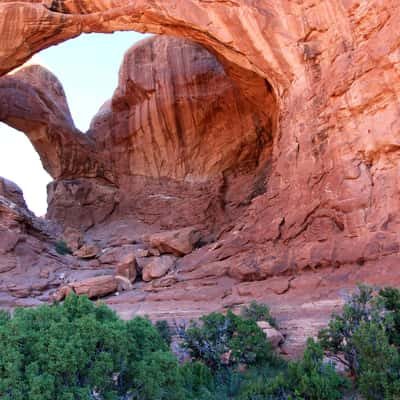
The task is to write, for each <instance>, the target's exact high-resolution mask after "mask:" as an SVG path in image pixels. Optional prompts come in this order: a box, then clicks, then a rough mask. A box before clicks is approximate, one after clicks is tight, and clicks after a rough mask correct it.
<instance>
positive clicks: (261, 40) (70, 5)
mask: <svg viewBox="0 0 400 400" xmlns="http://www.w3.org/2000/svg"><path fill="white" fill-rule="evenodd" d="M0 11H1V12H0V33H1V34H0V37H1V39H0V60H1V62H0V65H1V67H0V70H1V73H5V72H7V71H9V70H11V69H12V68H14V67H15V66H17V65H19V64H21V63H22V62H23V61H24V60H26V59H27V58H29V57H30V56H31V55H32V54H33V53H35V52H37V51H38V50H40V49H42V48H45V47H47V46H49V45H52V44H55V43H58V42H60V41H63V40H66V39H69V38H72V37H74V36H76V35H78V34H80V33H81V32H110V31H114V30H118V29H120V30H131V29H133V30H137V31H150V32H154V33H163V34H171V35H175V36H179V37H183V38H187V39H191V40H192V41H195V42H197V43H200V44H202V45H203V46H204V47H205V48H207V49H208V50H209V51H211V52H212V53H213V54H215V55H216V56H217V58H218V60H219V61H220V62H221V64H222V65H223V66H224V70H225V72H226V74H227V75H228V76H229V77H230V79H231V80H232V81H233V82H235V85H236V86H237V87H238V88H239V89H240V91H241V93H242V94H243V97H244V98H246V99H247V101H249V102H250V103H252V104H253V105H254V110H255V111H256V112H257V113H262V112H263V110H265V108H264V106H263V105H264V104H265V102H263V101H259V99H260V98H263V95H265V87H267V86H269V85H270V86H271V87H272V90H273V93H274V94H275V98H276V103H277V105H276V107H277V108H276V110H277V112H276V114H277V115H278V116H279V118H278V119H277V121H276V129H275V133H274V135H273V144H272V152H271V156H270V158H269V160H270V161H269V163H268V165H267V166H265V167H264V168H263V169H262V172H263V174H260V176H264V177H265V180H263V183H264V184H263V185H262V190H260V191H259V192H258V193H260V195H259V196H256V197H254V198H252V199H251V198H250V199H248V200H249V201H250V205H249V207H248V208H247V209H246V210H242V211H243V212H241V213H240V214H238V215H236V216H235V218H232V220H233V221H234V223H232V224H230V225H229V224H227V225H226V226H225V228H224V229H223V230H222V231H223V232H220V235H219V236H218V238H219V241H218V242H217V243H214V244H213V245H210V247H206V248H203V249H202V250H200V253H197V252H195V254H194V255H189V256H186V257H184V258H183V259H182V261H181V264H180V265H179V266H178V269H179V268H180V269H179V270H180V271H181V274H180V276H181V280H182V281H181V282H180V283H178V284H177V286H174V288H173V289H172V290H170V289H153V290H154V292H152V295H151V296H153V299H154V303H151V302H149V303H146V304H147V305H146V306H143V307H144V308H146V307H150V305H151V304H153V305H154V304H158V307H159V311H160V312H161V311H162V310H161V309H162V307H160V305H159V303H160V302H162V301H165V304H166V306H165V307H166V308H167V307H171V304H175V303H174V302H176V301H178V300H179V299H178V297H179V294H178V293H180V296H181V297H180V300H181V301H186V302H187V304H190V302H191V300H192V299H194V298H196V294H195V293H196V287H197V288H200V289H199V292H198V294H199V297H198V298H197V300H198V301H200V299H201V298H203V297H204V298H205V297H207V296H208V298H209V299H211V298H212V299H215V304H219V305H220V306H221V305H222V304H225V305H228V303H229V304H237V303H240V302H243V301H246V299H248V298H250V297H252V296H253V297H257V296H258V295H259V297H260V298H264V299H266V300H268V301H270V302H271V304H274V305H276V307H277V309H280V313H281V315H282V320H285V319H286V321H292V322H289V325H290V324H292V325H291V326H292V327H293V324H295V323H296V322H294V321H295V318H294V317H293V316H294V315H295V313H294V310H296V311H297V313H298V312H299V311H298V310H302V315H303V316H304V321H303V325H307V324H308V323H309V322H310V321H311V320H312V317H310V315H314V316H315V315H321V316H324V317H323V318H322V319H324V318H325V317H326V315H327V313H328V311H329V310H330V309H331V308H332V305H333V304H338V299H339V298H340V295H341V291H342V290H343V289H344V288H349V287H351V286H352V285H354V283H355V282H357V281H366V282H372V283H379V284H389V283H390V284H395V285H398V284H400V270H399V268H398V265H399V245H400V241H399V239H400V238H399V233H398V232H399V229H398V225H399V222H400V221H399V217H400V203H399V202H398V201H397V198H398V187H399V185H398V180H399V166H400V163H399V148H400V146H399V139H398V136H399V135H398V131H399V126H398V125H399V118H398V113H399V101H398V98H399V94H400V79H399V60H400V50H399V46H400V36H399V34H398V32H397V31H398V30H397V27H398V26H399V22H400V9H399V7H398V4H397V1H395V0H371V1H368V2H360V1H355V0H326V1H315V0H300V1H296V2H293V1H289V0H277V1H274V2H269V1H265V0H232V1H229V2H220V1H209V2H204V1H200V0H187V1H185V2H181V1H176V0H162V1H157V0H155V1H148V0H138V1H134V2H128V1H126V0H114V1H111V2H110V1H107V2H102V1H98V0H97V1H82V0H76V1H68V2H66V1H59V2H53V3H51V4H50V3H48V2H47V3H46V2H36V1H35V2H13V1H6V2H4V1H3V2H1V3H0ZM7 79H8V78H7ZM265 80H267V81H268V82H269V84H268V85H266V83H265ZM260 88H262V91H261V89H260ZM132 89H134V88H132ZM142 94H143V93H142ZM143 96H147V94H146V93H144V94H143ZM1 104H2V106H1V109H4V107H6V106H5V105H4V104H5V102H4V101H3V102H2V103H1ZM117 104H118V102H116V103H115V105H117ZM261 105H262V106H261ZM107 107H108V106H105V109H104V110H106V109H107ZM117 107H118V105H117ZM104 110H103V111H104ZM0 115H3V114H2V112H1V111H0ZM3 119H4V118H3ZM98 121H99V120H98ZM99 123H100V122H99ZM135 126H136V127H137V126H140V124H138V125H135ZM140 164H142V165H144V162H143V161H140V163H139V165H140ZM148 165H152V169H153V170H154V171H156V170H157V167H156V166H155V164H154V163H148ZM179 165H180V166H179V168H178V167H177V168H176V169H175V170H174V169H172V170H171V169H169V171H170V172H169V173H174V174H175V177H178V176H180V177H181V176H182V174H183V175H185V173H182V172H181V171H186V170H185V168H182V167H181V165H182V164H181V163H180V164H179ZM255 175H257V174H255ZM159 181H160V180H159ZM263 192H264V193H263ZM215 215H217V214H215ZM185 271H186V272H185ZM188 271H189V272H188ZM185 274H186V275H185ZM185 276H187V281H185V279H186V278H185ZM207 279H211V281H214V282H217V284H216V285H217V286H213V289H211V286H207V284H206V282H207ZM182 282H183V283H182ZM193 282H197V283H198V285H197V286H196V285H195V284H194V283H193ZM201 282H203V283H204V284H205V286H206V287H207V290H206V292H207V293H208V295H207V296H204V293H205V289H204V287H203V286H202V283H201ZM232 282H236V283H232ZM237 282H242V283H240V284H238V285H237ZM260 282H261V283H260ZM191 285H192V286H191ZM193 285H194V286H193ZM179 287H181V292H179V291H178V288H179ZM228 287H229V289H228ZM232 288H233V289H232ZM211 292H212V293H211ZM200 293H201V295H200ZM257 293H258V294H257ZM151 296H150V297H151ZM185 296H186V297H185ZM201 296H203V297H201ZM226 299H229V301H228V300H226ZM147 300H148V298H147ZM121 301H122V300H121ZM157 301H158V302H159V303H157ZM283 302H285V304H287V305H288V306H287V307H286V308H285V307H284V306H283V305H282V303H283ZM335 302H336V303H335ZM114 303H115V302H114ZM138 303H140V302H139V300H138ZM339 303H340V302H339ZM203 306H204V307H203V308H204V310H206V309H208V308H207V302H206V301H205V300H204V304H203ZM118 307H122V306H121V305H118V306H116V308H118ZM188 307H189V309H190V306H188ZM192 311H193V309H192ZM163 312H166V311H165V310H164V311H163ZM298 318H299V317H298V315H297V321H299V319H298ZM300 320H301V318H300ZM307 321H308V322H307ZM298 324H300V322H298ZM310 324H311V323H310ZM310 324H309V325H310ZM311 325H312V324H311ZM307 326H308V325H307ZM303 331H305V330H304V329H303ZM311 331H312V329H311V330H310V331H309V332H311Z"/></svg>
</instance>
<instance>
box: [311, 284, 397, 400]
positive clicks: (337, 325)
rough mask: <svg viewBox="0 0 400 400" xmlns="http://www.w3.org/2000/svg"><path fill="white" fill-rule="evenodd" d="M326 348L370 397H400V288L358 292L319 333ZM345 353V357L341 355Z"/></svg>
mask: <svg viewBox="0 0 400 400" xmlns="http://www.w3.org/2000/svg"><path fill="white" fill-rule="evenodd" d="M319 338H320V342H321V344H322V346H323V347H324V349H325V350H326V351H327V352H329V353H331V354H333V355H335V356H336V357H337V359H339V360H341V361H343V363H344V364H345V365H347V366H348V367H349V369H350V371H351V372H352V373H353V374H354V376H355V378H356V385H357V387H358V389H359V391H360V393H361V394H362V395H363V396H364V398H365V399H367V400H392V399H398V398H400V352H399V343H400V291H399V290H398V289H395V288H384V289H381V290H380V291H379V292H378V293H377V292H376V291H374V290H373V289H372V288H370V287H368V286H363V285H361V286H359V289H358V291H357V292H356V293H355V294H354V295H353V296H352V297H351V298H350V300H349V301H348V302H347V303H346V304H345V306H344V307H343V311H342V313H341V314H337V315H334V316H333V318H332V320H331V322H330V323H329V326H328V328H326V329H324V330H322V331H321V332H320V334H319ZM341 354H343V358H342V357H341Z"/></svg>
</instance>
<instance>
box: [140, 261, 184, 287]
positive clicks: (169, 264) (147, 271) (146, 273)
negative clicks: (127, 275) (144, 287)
mask: <svg viewBox="0 0 400 400" xmlns="http://www.w3.org/2000/svg"><path fill="white" fill-rule="evenodd" d="M175 262H176V257H174V256H161V257H154V258H152V259H151V261H149V262H148V263H147V264H146V265H145V267H144V268H143V272H142V278H143V280H144V281H145V282H150V281H151V280H153V279H157V278H161V277H162V276H164V275H166V274H167V273H168V272H169V271H171V270H172V268H173V267H174V265H175Z"/></svg>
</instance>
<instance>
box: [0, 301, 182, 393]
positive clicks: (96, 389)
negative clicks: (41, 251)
mask: <svg viewBox="0 0 400 400" xmlns="http://www.w3.org/2000/svg"><path fill="white" fill-rule="evenodd" d="M177 371H179V370H178V365H177V362H176V360H175V359H174V357H173V355H172V354H171V353H170V352H169V351H168V349H167V345H166V344H165V342H164V340H163V339H162V338H161V337H160V335H159V334H158V332H157V330H156V329H155V328H154V327H153V325H152V324H151V323H150V322H149V321H147V320H145V319H142V318H135V319H133V320H132V321H129V322H127V323H125V322H123V321H121V320H120V319H119V318H118V317H117V316H116V314H115V313H114V312H113V311H111V310H110V309H109V308H107V307H106V306H105V305H100V306H98V307H96V306H95V305H94V304H93V303H91V302H90V301H89V300H88V299H87V298H85V297H77V296H75V295H71V296H68V297H67V299H66V300H65V302H64V304H63V305H61V304H56V305H53V306H41V307H39V308H37V309H28V308H26V309H16V311H15V313H14V316H13V317H12V318H1V322H0V398H1V399H2V400H26V399H29V400H73V399H82V400H85V399H87V400H89V399H93V398H101V399H104V400H113V399H120V398H122V397H121V396H127V395H128V394H129V393H136V392H138V391H139V392H140V396H141V397H137V398H140V399H152V400H153V399H170V400H173V399H174V400H175V399H178V398H181V397H176V396H175V395H176V394H177V395H180V393H181V392H180V387H181V379H180V378H179V372H177ZM155 377H157V379H155ZM150 382H151V385H152V387H151V388H149V384H150ZM172 393H173V394H172ZM153 394H155V397H152V396H153ZM96 396H97V397H96ZM146 396H147V397H146ZM133 398H135V397H133Z"/></svg>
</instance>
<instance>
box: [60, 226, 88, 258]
mask: <svg viewBox="0 0 400 400" xmlns="http://www.w3.org/2000/svg"><path fill="white" fill-rule="evenodd" d="M63 238H64V242H65V243H66V244H67V246H68V248H69V249H71V250H72V252H76V251H77V250H78V249H79V248H80V247H81V246H82V244H83V235H82V232H81V231H80V230H79V229H76V228H71V227H67V228H66V229H65V230H64V233H63Z"/></svg>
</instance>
